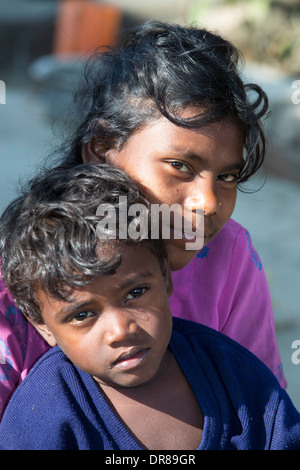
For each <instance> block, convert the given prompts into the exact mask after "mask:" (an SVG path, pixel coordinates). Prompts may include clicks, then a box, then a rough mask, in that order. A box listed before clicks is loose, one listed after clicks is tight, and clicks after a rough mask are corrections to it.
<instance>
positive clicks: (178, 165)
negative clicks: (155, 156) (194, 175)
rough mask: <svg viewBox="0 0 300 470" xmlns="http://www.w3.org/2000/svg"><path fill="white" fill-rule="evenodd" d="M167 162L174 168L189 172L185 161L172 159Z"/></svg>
mask: <svg viewBox="0 0 300 470" xmlns="http://www.w3.org/2000/svg"><path fill="white" fill-rule="evenodd" d="M169 163H170V165H171V166H172V167H173V168H175V170H178V171H182V172H183V173H191V171H190V169H189V167H188V166H187V165H186V164H185V163H182V162H178V161H173V162H169Z"/></svg>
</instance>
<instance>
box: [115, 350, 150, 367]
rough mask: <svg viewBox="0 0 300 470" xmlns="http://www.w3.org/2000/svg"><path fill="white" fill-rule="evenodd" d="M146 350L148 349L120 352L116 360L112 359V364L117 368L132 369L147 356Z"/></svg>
mask: <svg viewBox="0 0 300 470" xmlns="http://www.w3.org/2000/svg"><path fill="white" fill-rule="evenodd" d="M148 351H149V349H139V350H134V351H129V352H128V353H125V354H122V355H121V356H120V357H119V358H118V359H117V360H116V361H114V363H113V365H112V366H113V367H117V368H119V369H132V368H134V367H137V366H138V365H139V364H140V363H141V362H142V361H143V360H144V358H145V357H146V356H147V354H148Z"/></svg>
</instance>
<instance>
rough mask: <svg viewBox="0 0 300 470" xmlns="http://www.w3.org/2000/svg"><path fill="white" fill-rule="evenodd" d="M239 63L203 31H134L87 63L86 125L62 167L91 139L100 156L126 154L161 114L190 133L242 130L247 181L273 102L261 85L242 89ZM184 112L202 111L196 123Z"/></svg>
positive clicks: (167, 27) (152, 24) (229, 48)
mask: <svg viewBox="0 0 300 470" xmlns="http://www.w3.org/2000/svg"><path fill="white" fill-rule="evenodd" d="M241 60H242V55H241V53H240V52H239V51H238V50H237V49H236V48H235V47H234V46H233V45H232V44H231V43H230V42H228V41H227V40H225V39H223V38H222V37H220V36H219V35H217V34H213V33H212V32H209V31H207V30H206V29H199V28H195V27H182V26H179V25H171V24H168V23H162V22H158V21H146V22H145V23H143V24H141V25H139V26H138V27H136V28H134V29H132V30H130V31H129V32H128V34H127V35H125V36H123V39H122V41H121V42H120V43H119V45H118V46H117V47H116V48H114V49H112V50H109V51H104V52H100V53H99V54H95V56H94V57H93V58H92V59H91V61H90V62H89V63H88V65H87V67H86V71H85V80H84V81H83V83H82V86H81V87H80V88H79V91H78V93H77V98H76V100H75V103H76V104H77V106H76V107H77V109H80V110H81V113H82V119H81V124H80V125H79V126H78V127H77V129H76V131H75V133H74V136H73V137H71V139H70V140H69V143H68V146H67V154H66V155H65V157H64V162H66V163H68V164H76V163H80V162H82V147H83V146H84V144H86V143H88V142H89V141H91V140H94V141H95V144H96V145H97V149H98V151H99V153H100V154H102V155H105V152H106V151H107V150H109V149H111V148H121V147H122V146H123V145H124V144H125V143H126V141H127V140H128V139H129V137H130V136H131V135H132V134H133V133H134V132H136V131H137V130H138V129H140V128H142V127H143V126H145V125H146V124H147V123H149V122H150V121H152V120H154V119H157V118H158V117H160V116H161V115H163V116H165V117H166V118H168V119H169V120H170V121H171V122H173V123H175V124H177V125H179V126H183V127H186V128H190V129H197V128H200V127H202V126H205V125H207V124H209V123H212V122H217V121H220V120H223V119H224V118H232V119H234V120H235V121H236V122H237V123H239V124H240V125H241V126H242V128H243V129H244V147H245V164H244V167H243V168H242V170H241V173H240V177H239V182H244V181H246V180H247V179H248V178H249V177H250V176H252V175H253V174H254V173H255V172H256V171H257V170H258V169H259V168H260V166H261V165H262V163H263V160H264V156H265V138H264V133H263V130H262V126H261V119H262V118H263V117H264V116H265V115H266V113H267V110H268V99H267V96H266V94H265V93H264V91H263V90H262V89H261V88H260V87H259V86H258V85H255V84H244V83H243V81H242V79H241V76H240V70H239V66H240V63H241ZM187 107H192V108H193V109H195V110H197V111H195V113H196V115H195V116H194V117H192V118H183V117H182V112H181V111H182V110H184V109H186V108H187ZM83 110H86V112H85V113H84V111H83Z"/></svg>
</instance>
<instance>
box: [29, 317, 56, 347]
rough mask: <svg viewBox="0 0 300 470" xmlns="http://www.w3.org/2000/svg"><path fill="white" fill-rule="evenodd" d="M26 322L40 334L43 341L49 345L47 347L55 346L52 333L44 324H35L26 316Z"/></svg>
mask: <svg viewBox="0 0 300 470" xmlns="http://www.w3.org/2000/svg"><path fill="white" fill-rule="evenodd" d="M25 316H26V318H27V320H28V321H29V322H30V323H31V324H32V325H33V326H34V328H35V329H36V330H37V331H38V332H39V333H40V335H41V336H42V337H43V338H44V340H45V341H47V343H48V344H49V346H53V347H54V346H56V345H57V342H56V339H55V338H54V336H53V333H52V331H51V330H50V329H49V328H48V326H47V325H46V323H36V322H34V321H33V320H31V318H30V317H29V316H28V315H26V314H25Z"/></svg>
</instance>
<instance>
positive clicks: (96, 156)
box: [81, 139, 106, 163]
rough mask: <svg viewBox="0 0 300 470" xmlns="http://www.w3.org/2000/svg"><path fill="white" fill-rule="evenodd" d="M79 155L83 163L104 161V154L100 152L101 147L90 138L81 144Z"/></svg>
mask: <svg viewBox="0 0 300 470" xmlns="http://www.w3.org/2000/svg"><path fill="white" fill-rule="evenodd" d="M81 157H82V161H83V163H105V162H106V158H105V155H103V153H102V152H101V149H100V148H99V147H98V146H97V143H96V141H95V139H92V140H90V141H89V142H87V143H86V144H84V145H83V147H82V149H81Z"/></svg>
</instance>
